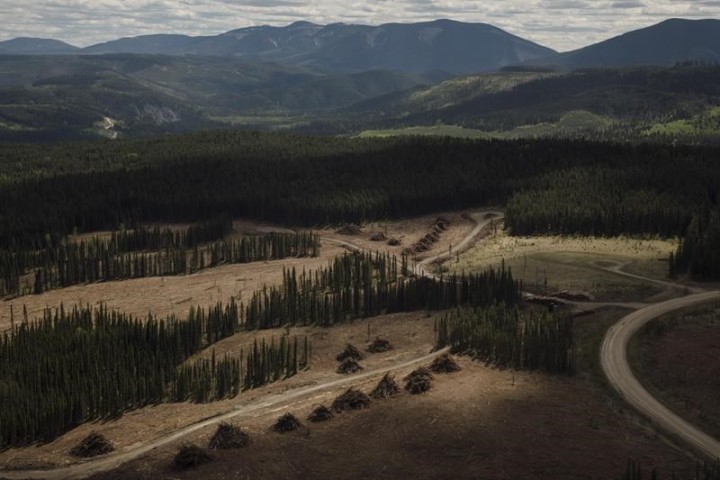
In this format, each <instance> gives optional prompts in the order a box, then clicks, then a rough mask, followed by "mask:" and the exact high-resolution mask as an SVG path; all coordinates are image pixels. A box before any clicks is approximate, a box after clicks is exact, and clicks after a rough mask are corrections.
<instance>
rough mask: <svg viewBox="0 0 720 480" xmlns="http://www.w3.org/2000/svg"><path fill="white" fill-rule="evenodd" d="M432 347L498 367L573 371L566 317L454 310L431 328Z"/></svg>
mask: <svg viewBox="0 0 720 480" xmlns="http://www.w3.org/2000/svg"><path fill="white" fill-rule="evenodd" d="M435 330H436V345H437V347H438V348H442V347H445V346H450V347H451V349H452V351H453V352H455V353H460V354H467V355H472V356H473V357H475V358H478V359H480V360H483V361H486V362H489V363H492V364H495V365H500V366H503V367H509V368H515V369H526V370H544V371H546V372H550V373H564V374H571V373H573V372H574V370H575V350H574V348H573V321H572V317H570V316H567V315H553V314H551V313H548V312H545V311H543V312H541V313H538V312H537V311H534V310H530V311H528V312H527V313H521V312H520V311H519V310H518V308H516V307H515V308H513V307H511V306H508V305H505V304H497V305H494V306H490V307H484V308H460V309H456V310H453V311H452V312H450V313H449V314H447V315H445V316H443V317H442V318H441V319H440V320H439V321H437V322H436V325H435Z"/></svg>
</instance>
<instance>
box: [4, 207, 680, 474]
mask: <svg viewBox="0 0 720 480" xmlns="http://www.w3.org/2000/svg"><path fill="white" fill-rule="evenodd" d="M439 216H440V215H430V216H426V217H420V218H415V219H409V220H403V221H393V222H378V223H373V224H368V225H363V226H362V227H361V228H360V230H359V231H357V232H355V233H354V234H342V233H337V232H336V231H335V230H336V229H324V230H320V231H319V232H318V233H319V235H320V236H321V238H322V244H323V248H322V249H321V256H320V257H319V258H314V259H289V260H286V261H277V262H263V263H257V264H244V265H229V266H222V267H218V268H213V269H208V270H205V271H202V272H200V273H198V274H194V275H189V276H185V277H165V278H164V279H161V278H151V279H139V280H129V281H123V282H108V283H99V284H92V285H85V286H78V287H71V288H67V289H62V290H55V291H51V292H48V293H45V294H43V295H38V296H28V297H22V298H18V299H14V300H9V301H6V302H4V303H3V305H2V308H3V311H2V313H3V315H6V316H7V315H8V314H9V312H8V311H9V306H10V305H13V306H14V309H15V312H16V318H18V317H17V315H18V313H19V312H21V311H22V306H23V304H25V305H27V308H28V312H29V315H30V316H33V314H34V312H40V311H41V310H42V308H44V307H45V306H46V305H50V306H57V305H59V304H60V303H64V304H65V305H66V307H67V306H68V305H71V304H73V303H82V304H86V303H90V304H97V303H101V302H104V303H107V304H108V305H109V306H110V307H112V308H118V309H120V310H123V311H126V312H129V313H134V314H136V315H143V314H145V313H147V312H148V311H151V312H153V313H154V314H158V315H162V314H167V313H172V312H174V313H177V314H184V313H186V312H187V310H189V308H190V306H192V305H201V306H207V305H209V304H213V303H215V302H217V301H218V300H223V301H227V300H229V299H230V297H235V298H239V299H240V300H242V299H243V298H247V296H249V295H250V293H251V292H252V291H254V290H256V289H258V288H261V287H262V285H263V284H272V283H279V282H280V280H281V279H282V268H283V267H293V266H294V267H295V268H298V269H302V268H305V269H315V268H319V267H322V266H324V265H325V264H326V263H327V262H328V261H329V260H330V259H331V258H332V257H333V256H335V255H336V254H339V253H342V252H343V251H346V249H345V248H343V247H342V246H341V244H342V243H347V244H351V245H356V246H358V247H360V248H362V249H365V250H379V251H388V252H392V253H395V254H397V255H398V256H399V255H400V254H401V252H402V250H403V249H404V248H406V247H408V246H410V245H412V244H413V243H415V242H416V241H418V240H420V239H421V238H422V237H424V236H425V235H426V234H427V233H428V232H429V230H430V229H431V228H432V226H433V224H434V222H435V220H436V219H437V218H438V217H439ZM442 216H443V217H445V218H446V219H447V220H449V224H450V227H449V228H448V230H447V231H445V232H443V233H442V235H441V238H440V240H439V241H438V242H437V243H435V244H433V246H432V248H431V249H430V250H428V251H427V252H423V254H422V255H420V256H417V257H416V258H415V260H417V261H420V260H422V259H423V258H430V257H433V256H435V255H437V254H439V253H444V252H447V251H450V250H451V247H453V246H457V245H458V244H460V243H461V241H462V239H463V238H464V237H466V236H467V235H468V233H469V232H470V231H472V230H473V227H474V225H475V224H474V223H473V222H472V221H470V220H468V219H467V218H466V217H464V216H461V215H460V214H445V215H442ZM277 229H279V227H277V226H272V225H259V224H255V223H253V222H244V221H237V222H235V230H236V232H247V233H252V232H262V231H271V230H277ZM378 232H381V233H383V234H384V235H385V236H386V237H387V238H396V239H398V240H400V243H401V245H398V246H394V247H391V246H388V245H387V243H386V242H385V241H382V242H374V241H371V240H370V237H371V236H372V235H373V234H376V233H378ZM481 238H482V240H479V241H477V243H476V244H475V246H472V247H471V248H470V249H469V250H467V251H466V252H465V253H462V254H460V255H459V261H456V260H452V261H451V262H448V263H447V264H446V265H443V266H441V267H438V268H440V269H448V268H449V269H452V270H456V271H461V270H465V271H478V270H482V269H483V268H485V267H487V266H489V265H497V264H499V263H500V262H501V261H502V260H503V259H506V262H507V263H508V264H510V265H511V266H512V267H513V271H514V274H515V275H517V276H520V277H521V278H523V279H524V281H525V283H526V286H527V287H528V288H530V289H538V290H542V291H548V292H550V291H552V290H573V291H585V292H588V293H590V294H592V295H593V296H595V297H596V298H597V299H598V301H601V300H608V301H610V300H613V301H630V300H646V299H648V298H661V297H662V296H667V295H674V294H675V293H677V292H675V293H673V291H672V290H673V289H672V288H667V287H666V286H665V285H660V284H658V285H655V284H652V283H648V282H643V281H639V280H638V279H634V278H629V277H622V276H620V275H618V274H617V273H612V272H609V271H606V270H603V268H608V267H618V266H621V267H622V268H623V269H627V270H628V271H630V270H631V269H632V271H633V272H635V273H637V274H640V275H647V276H649V277H651V278H656V279H658V280H664V279H665V273H664V272H665V270H664V269H665V267H666V263H665V262H661V261H658V260H662V259H663V258H664V257H666V255H667V254H668V253H669V252H670V251H672V249H673V248H674V245H673V243H672V242H665V241H654V240H652V241H640V240H634V239H615V240H608V239H581V238H577V239H573V238H560V237H534V238H510V237H508V236H507V235H506V234H505V233H504V231H502V230H499V229H493V228H492V227H491V228H490V229H489V230H488V231H486V232H485V233H484V234H483V235H481ZM624 312H625V310H622V309H618V308H600V309H599V310H597V311H595V312H592V313H590V314H589V315H585V316H583V317H580V318H578V319H577V327H578V328H577V331H578V339H579V340H578V368H579V370H580V372H579V375H578V378H575V379H573V378H558V377H551V376H548V375H544V374H537V373H526V372H510V371H502V370H497V369H493V368H490V367H487V366H484V365H482V364H479V363H477V362H472V361H470V360H469V359H466V358H463V359H461V360H460V362H461V365H462V366H463V371H461V372H459V373H456V374H453V375H450V376H444V375H437V376H436V377H437V378H436V380H435V384H434V388H433V389H432V390H431V391H430V392H429V393H427V394H424V395H420V396H411V395H409V394H407V393H406V392H404V391H403V392H402V393H401V394H400V396H399V397H398V398H396V399H393V400H387V401H377V402H374V403H373V404H372V405H371V407H370V409H369V410H368V411H363V412H355V413H352V414H341V415H339V418H335V419H334V420H332V421H331V422H329V423H327V424H323V425H319V426H318V425H312V426H311V427H310V428H309V429H305V430H302V431H301V432H299V433H295V434H290V435H285V436H278V435H277V434H275V433H271V432H270V431H269V426H270V425H271V424H272V422H273V421H274V420H275V418H276V417H277V416H279V415H280V414H282V413H284V412H285V411H291V412H293V413H295V414H296V415H298V416H299V417H300V418H301V419H304V418H305V417H306V416H307V415H308V414H309V412H310V411H311V410H312V409H313V408H314V407H315V406H317V405H318V404H321V403H322V404H326V405H327V404H329V403H331V402H332V399H333V398H334V397H335V396H336V395H338V394H339V393H342V391H343V390H344V387H343V388H333V389H328V390H322V391H320V392H317V393H314V394H312V395H308V396H302V397H299V398H298V399H297V400H296V401H293V402H292V403H291V404H288V406H284V405H281V406H280V407H276V408H266V409H261V410H257V411H255V412H253V413H250V414H247V415H243V416H240V417H238V419H237V422H238V423H240V424H241V425H242V426H243V427H244V428H246V429H247V430H248V431H249V432H250V434H251V435H252V436H253V439H254V444H253V445H252V446H251V447H249V449H248V450H243V451H240V452H237V453H232V452H229V453H216V454H215V457H216V462H214V463H212V464H210V465H208V466H205V467H202V468H201V469H199V470H196V471H190V472H187V473H182V472H175V471H171V470H170V469H169V464H170V462H171V458H172V455H173V454H174V452H175V451H176V448H177V446H178V445H180V444H181V443H185V442H188V441H193V442H196V443H198V444H202V445H204V444H205V443H206V442H207V440H208V438H209V436H210V435H212V433H213V431H214V428H213V427H205V428H203V429H201V430H199V431H197V432H195V433H192V434H190V435H187V436H185V437H183V438H182V439H181V440H178V441H176V442H173V443H171V444H169V445H166V446H162V447H159V448H157V449H154V450H152V453H151V454H146V455H144V456H142V457H140V458H138V459H137V460H133V461H131V462H130V463H128V464H126V465H124V466H123V467H121V468H120V469H119V470H116V471H113V472H109V473H107V474H102V475H99V476H97V477H95V478H98V479H119V478H165V477H167V478H198V476H202V477H203V478H407V477H408V476H411V477H418V478H440V477H442V476H443V475H447V472H453V478H498V479H501V478H607V475H608V472H612V475H613V476H620V475H621V474H622V472H623V471H624V468H625V463H626V461H627V460H630V459H633V460H639V461H640V462H641V463H642V464H643V465H652V466H656V467H659V468H661V470H662V471H675V472H682V471H685V469H686V467H687V466H688V465H692V462H691V461H688V459H687V457H686V456H685V454H683V453H682V451H681V450H680V449H679V448H677V447H674V446H671V445H670V444H669V443H667V442H665V441H664V440H663V439H662V438H660V437H658V436H657V435H656V434H655V433H654V432H653V431H652V430H651V429H649V428H647V427H645V426H643V425H642V424H640V423H638V422H637V421H636V420H635V417H633V416H632V415H627V414H626V413H625V412H623V411H622V408H618V407H619V406H620V404H618V403H617V400H616V399H614V398H613V397H608V396H607V395H606V393H605V391H604V390H603V389H602V387H601V386H600V383H601V382H600V383H599V382H598V379H599V378H600V374H599V372H598V370H599V368H598V364H597V348H598V346H599V343H600V340H601V337H602V334H603V332H604V330H605V328H606V327H607V326H608V325H610V324H611V323H613V322H614V321H615V320H616V319H617V318H620V317H621V316H622V315H623V314H624ZM4 318H5V320H4V321H5V322H6V324H5V327H7V322H9V319H7V318H6V317H4ZM0 325H2V324H0ZM433 325H434V317H431V316H428V315H426V314H425V313H423V312H418V313H414V314H401V315H391V316H385V317H378V318H373V319H369V320H362V321H356V322H354V323H347V324H342V325H338V326H334V327H332V328H320V327H300V328H290V329H282V330H281V329H277V330H269V331H258V332H241V333H238V334H236V335H234V336H232V337H229V338H226V339H224V340H222V341H220V342H218V343H217V344H215V345H214V346H213V347H211V348H210V349H207V350H205V351H203V352H201V353H200V354H199V355H197V356H196V357H195V358H198V357H204V358H207V357H209V356H211V355H212V352H213V350H214V352H215V354H216V355H217V356H219V357H222V356H223V355H224V354H226V353H227V354H229V355H233V356H239V355H240V352H241V351H243V352H247V351H248V348H249V347H250V346H251V345H252V343H253V341H255V340H260V339H263V338H264V339H266V340H269V339H270V338H271V337H276V338H277V337H278V336H280V335H283V334H286V335H291V336H293V335H298V336H300V337H303V336H307V337H308V338H309V339H310V340H311V341H312V357H311V368H310V369H309V370H308V371H303V372H300V373H299V374H298V375H297V376H295V377H292V378H290V379H288V380H285V381H280V382H276V383H274V384H270V385H267V386H264V387H261V388H258V389H255V390H250V391H246V392H243V393H241V394H240V395H239V396H238V397H236V398H234V399H230V400H223V401H220V402H213V403H208V404H192V403H180V404H160V405H157V406H154V407H149V408H143V409H139V410H136V411H133V412H129V413H127V414H125V415H124V416H123V417H121V418H120V419H117V420H111V421H106V422H96V423H92V424H86V425H83V426H81V427H79V428H76V429H74V430H72V431H71V432H69V433H67V434H66V435H64V436H62V437H60V438H59V439H57V440H55V441H53V442H52V443H49V444H45V445H40V446H33V447H29V448H15V449H11V450H7V451H5V452H2V453H0V469H18V468H20V469H27V468H32V469H42V468H52V467H55V466H62V465H67V464H68V463H70V462H76V460H74V459H73V458H72V457H70V456H69V454H68V451H69V449H70V448H71V447H72V446H74V445H75V444H77V443H78V442H79V441H80V440H81V439H82V438H84V437H85V436H87V435H88V434H89V433H90V432H91V431H95V430H97V431H99V432H101V433H102V434H103V435H105V436H106V437H107V438H109V439H110V440H111V441H112V442H113V443H114V444H115V446H116V447H117V450H118V452H119V453H120V454H122V453H123V452H129V451H132V450H135V449H136V448H137V447H138V446H140V445H143V444H148V443H151V442H153V441H154V440H157V439H161V438H164V437H165V436H167V435H168V434H170V433H172V432H175V431H177V430H179V429H181V428H183V427H185V426H188V425H192V424H194V423H197V422H200V421H202V420H205V419H208V418H212V417H215V416H218V415H222V414H224V413H228V412H231V411H234V410H236V409H238V408H239V407H242V406H243V405H251V404H253V402H259V401H263V400H264V399H267V398H269V399H272V398H280V397H279V396H281V395H282V394H283V393H288V392H292V391H294V390H298V389H301V388H304V387H308V386H313V385H322V384H324V383H327V382H330V381H333V380H335V379H338V378H345V377H344V376H342V375H340V374H337V373H336V372H335V368H336V366H337V362H336V361H335V359H334V357H335V355H336V354H337V353H339V352H340V351H341V350H342V348H343V347H344V345H345V344H346V343H348V342H350V343H353V344H354V345H356V346H358V347H360V348H363V347H364V346H365V345H366V344H367V343H368V342H369V341H371V340H373V339H374V338H375V337H376V336H380V337H382V338H385V339H388V340H389V341H390V342H391V343H393V344H394V345H395V347H396V348H395V349H394V350H391V351H390V352H387V353H384V354H377V355H371V356H369V357H368V358H367V359H365V360H363V361H361V364H362V365H363V366H364V367H365V369H366V370H367V371H375V370H377V371H378V372H380V371H382V372H384V371H385V369H390V368H392V367H393V366H394V365H397V364H401V363H403V362H406V361H409V360H412V359H415V358H418V357H421V356H423V355H427V354H428V353H429V352H430V350H431V349H432V347H433V344H434V331H433ZM193 360H194V359H190V361H193ZM409 370H410V369H409V368H405V369H401V370H398V371H397V372H396V374H397V377H398V379H399V378H400V377H402V376H403V375H405V374H406V373H408V372H409ZM379 376H381V373H378V375H376V376H373V377H371V378H368V379H364V380H360V381H358V383H357V385H355V386H357V387H362V389H363V390H364V391H366V392H367V391H369V390H370V389H371V388H372V387H373V386H374V384H375V383H376V382H377V381H378V379H379ZM588 378H589V379H590V380H591V381H584V379H588ZM278 452H282V454H281V457H280V460H278ZM388 452H391V454H388ZM337 458H342V459H343V462H341V463H339V462H337ZM518 458H523V459H525V460H523V461H518ZM428 459H432V461H428ZM339 465H342V468H340V467H339Z"/></svg>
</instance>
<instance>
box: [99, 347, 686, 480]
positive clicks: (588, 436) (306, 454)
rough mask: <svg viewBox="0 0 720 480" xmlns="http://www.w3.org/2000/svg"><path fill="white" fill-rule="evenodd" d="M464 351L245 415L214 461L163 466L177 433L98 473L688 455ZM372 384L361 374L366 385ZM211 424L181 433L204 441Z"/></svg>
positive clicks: (576, 474)
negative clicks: (245, 438) (377, 392)
mask: <svg viewBox="0 0 720 480" xmlns="http://www.w3.org/2000/svg"><path fill="white" fill-rule="evenodd" d="M459 362H460V364H461V366H462V371H460V372H457V373H454V374H449V375H441V374H437V375H435V378H434V380H433V388H432V390H430V391H429V392H428V393H425V394H422V395H410V394H408V393H407V392H404V391H403V392H402V393H400V394H399V395H398V396H397V397H394V398H392V399H389V400H376V401H373V402H372V403H371V405H370V407H369V408H368V409H366V410H363V411H358V412H350V413H343V414H340V415H337V416H336V417H335V418H334V419H332V420H329V421H327V422H324V423H322V424H311V423H310V422H307V421H306V422H305V426H306V427H307V428H306V429H305V430H304V431H301V432H298V433H294V434H285V435H278V434H275V433H273V432H271V431H269V427H270V426H271V425H272V423H273V422H274V420H275V419H276V418H277V417H278V416H280V415H281V414H283V413H285V412H286V411H289V412H291V413H293V414H295V415H296V416H297V417H298V418H300V419H301V420H304V419H305V418H306V417H307V416H308V415H309V414H310V412H311V411H312V409H313V408H314V407H316V406H317V405H318V404H320V403H323V404H329V403H330V402H332V399H333V398H334V396H336V395H338V394H340V393H342V391H343V390H342V389H341V390H339V391H336V392H331V393H329V394H327V395H323V396H319V397H317V398H314V399H312V401H308V402H304V403H301V404H298V405H296V406H294V407H293V408H291V409H288V410H286V409H282V410H280V411H277V412H273V413H270V414H267V415H263V416H261V417H258V418H250V419H245V420H243V421H240V423H241V424H242V427H243V428H245V429H246V430H247V431H248V432H249V433H250V435H252V437H253V440H254V443H253V445H252V446H250V447H249V448H247V449H244V450H242V451H239V452H218V453H215V454H214V455H215V461H214V462H213V463H211V464H209V465H206V466H203V467H201V468H199V469H197V470H195V471H190V472H176V471H172V470H171V469H170V467H169V465H170V463H171V460H172V456H173V455H174V453H175V451H176V450H177V448H178V446H179V445H172V446H168V447H166V448H162V449H159V450H157V451H154V452H153V454H152V455H151V456H147V457H145V458H142V459H139V460H137V461H134V462H132V463H130V464H128V465H126V466H124V467H121V468H120V469H118V470H116V471H114V472H110V473H107V474H104V475H99V476H96V477H93V478H95V479H96V480H115V479H122V478H137V479H170V478H173V479H198V478H203V479H272V478H283V479H316V478H317V479H326V478H332V479H383V478H387V479H401V478H414V479H450V478H453V479H456V478H457V479H466V478H467V479H471V478H472V479H480V478H482V479H516V478H523V479H525V478H533V479H534V478H537V479H541V478H544V479H580V478H587V479H591V478H619V477H620V476H621V475H622V473H623V472H624V469H625V464H626V461H627V460H628V459H637V460H639V461H640V462H641V463H642V464H643V465H655V466H658V467H660V468H661V469H662V470H663V471H666V472H669V471H672V470H674V471H675V472H683V471H685V470H686V468H687V467H688V465H689V464H691V463H692V462H691V461H689V460H688V459H687V458H686V457H685V456H684V455H683V454H682V453H681V452H680V451H678V450H676V449H675V448H674V447H671V446H670V445H669V444H667V443H664V442H663V441H661V440H660V439H658V438H657V437H656V436H655V434H654V433H652V432H651V431H649V430H646V429H644V428H643V427H641V426H638V425H636V424H633V423H631V422H628V420H627V419H626V418H625V417H624V416H623V415H622V414H620V413H617V411H616V410H614V409H612V408H609V407H608V405H607V404H606V403H605V402H604V401H603V400H601V399H599V398H598V397H596V396H595V395H594V392H593V391H592V390H589V389H588V388H586V387H584V386H583V384H582V383H579V382H577V381H575V380H573V379H568V378H558V377H549V376H546V375H542V374H529V373H512V372H509V371H500V370H496V369H491V368H488V367H485V366H483V365H481V364H479V363H477V362H473V361H470V360H468V359H467V358H460V359H459ZM375 381H376V380H375ZM373 386H374V382H371V381H368V382H361V383H360V384H358V385H356V387H358V388H360V389H361V390H362V391H363V392H366V393H367V392H369V391H370V390H371V388H372V387H373ZM213 431H214V430H213V429H212V428H208V429H205V430H204V431H202V432H200V433H198V434H197V435H195V436H193V437H190V438H188V439H187V441H193V442H195V443H197V444H199V445H205V444H206V443H207V441H208V439H209V437H210V436H211V435H212V434H213Z"/></svg>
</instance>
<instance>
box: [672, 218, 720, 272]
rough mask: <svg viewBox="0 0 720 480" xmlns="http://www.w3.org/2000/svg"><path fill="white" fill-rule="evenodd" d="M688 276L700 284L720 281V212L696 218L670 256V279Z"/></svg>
mask: <svg viewBox="0 0 720 480" xmlns="http://www.w3.org/2000/svg"><path fill="white" fill-rule="evenodd" d="M686 272H688V273H690V274H691V275H692V276H693V277H694V278H696V279H698V280H718V279H720V209H717V208H716V209H713V210H711V211H707V212H705V213H702V214H697V215H695V216H694V217H693V219H692V221H691V222H690V225H689V226H688V228H687V231H686V233H685V236H684V237H683V239H682V241H681V243H680V245H679V246H678V249H677V251H676V252H675V254H674V255H671V257H670V272H669V273H670V276H671V277H674V276H676V275H677V274H680V273H686Z"/></svg>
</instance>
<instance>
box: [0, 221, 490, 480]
mask: <svg viewBox="0 0 720 480" xmlns="http://www.w3.org/2000/svg"><path fill="white" fill-rule="evenodd" d="M501 215H502V213H500V212H495V211H482V212H477V213H474V214H471V217H472V218H473V220H475V221H476V222H477V226H476V227H475V228H474V229H473V230H472V231H471V232H470V233H469V234H468V235H467V236H466V237H465V238H464V239H463V241H462V242H461V243H460V245H458V247H457V249H458V250H459V249H462V248H465V246H467V245H469V244H470V243H471V242H472V241H473V240H474V239H475V237H477V236H478V235H479V234H480V232H481V231H482V229H483V228H484V227H485V226H486V225H488V224H489V223H490V222H491V221H492V220H495V219H497V218H498V216H501ZM322 240H323V241H328V242H330V243H334V244H338V245H342V246H345V247H347V248H350V249H351V250H355V251H361V250H362V249H361V248H360V247H358V246H356V245H352V244H350V243H347V242H343V241H340V240H335V239H330V238H322ZM449 256H450V253H445V254H442V255H437V256H435V257H431V258H428V259H426V260H424V261H422V262H420V263H418V265H417V266H416V272H417V273H418V274H419V275H425V269H424V268H422V267H421V266H422V265H426V264H428V263H431V262H435V261H438V260H440V259H442V258H445V257H449ZM447 350H448V349H443V350H440V351H438V352H434V353H432V354H430V355H426V356H423V357H420V358H417V359H414V360H411V361H408V362H404V363H402V364H399V365H394V366H393V367H391V368H383V369H378V370H373V371H370V372H366V373H362V374H357V375H353V376H351V377H347V378H340V379H338V380H334V381H331V382H327V383H323V384H320V385H313V386H311V387H306V388H300V389H296V390H291V391H289V392H285V393H283V394H282V395H277V396H273V397H270V398H267V399H263V400H259V401H256V402H252V403H249V404H246V405H242V406H240V407H238V408H237V409H235V410H233V411H231V412H228V413H226V414H223V415H221V416H216V417H212V418H208V419H206V420H203V421H201V422H198V423H195V424H192V425H189V426H187V427H184V428H182V429H180V430H177V431H176V432H173V433H171V434H168V435H166V436H164V437H162V438H159V439H157V440H155V441H153V442H150V443H146V444H145V445H141V446H139V447H137V448H135V449H133V450H130V451H127V452H123V453H118V454H114V455H112V454H111V455H110V456H107V457H104V458H101V459H97V460H90V461H87V462H84V463H79V464H75V465H71V466H68V467H62V468H56V469H50V470H18V471H8V472H0V478H3V479H7V480H21V479H45V480H66V479H67V480H74V479H81V478H86V477H89V476H91V475H95V474H97V473H102V472H107V471H109V470H113V469H115V468H117V467H119V466H120V465H122V464H124V463H126V462H129V461H131V460H134V459H136V458H139V457H141V456H142V455H144V454H146V453H147V452H149V451H151V450H153V449H155V448H159V447H162V446H164V445H167V444H169V443H171V442H174V441H176V440H178V439H180V438H182V437H184V436H186V435H189V434H190V433H193V432H196V431H198V430H200V429H202V428H205V427H208V426H211V425H214V424H217V423H220V422H222V421H225V420H229V419H233V418H238V417H243V416H247V415H251V414H256V415H257V414H260V413H268V412H269V411H270V412H271V411H273V409H282V408H285V407H289V406H290V405H292V403H293V402H294V401H297V400H298V399H300V398H304V397H307V396H309V395H311V394H313V393H320V392H324V391H327V390H332V389H335V388H339V387H344V386H348V385H351V384H353V383H356V382H358V381H360V380H364V379H368V378H371V377H374V376H378V377H379V376H382V375H384V374H385V373H387V372H388V371H393V370H402V369H404V368H408V367H411V366H414V365H418V364H422V363H425V362H428V361H430V360H432V359H434V358H435V357H436V356H437V355H439V354H441V353H443V352H445V351H447Z"/></svg>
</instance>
